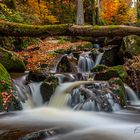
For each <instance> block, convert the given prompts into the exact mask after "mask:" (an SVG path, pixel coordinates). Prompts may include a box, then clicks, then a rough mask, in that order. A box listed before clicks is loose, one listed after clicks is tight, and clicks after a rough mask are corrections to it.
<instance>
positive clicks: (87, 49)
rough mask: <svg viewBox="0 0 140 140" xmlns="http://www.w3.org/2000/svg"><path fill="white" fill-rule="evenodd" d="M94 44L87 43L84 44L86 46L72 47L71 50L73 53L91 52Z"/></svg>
mask: <svg viewBox="0 0 140 140" xmlns="http://www.w3.org/2000/svg"><path fill="white" fill-rule="evenodd" d="M92 46H93V44H92V43H91V42H87V43H84V44H80V45H78V46H77V45H76V46H72V47H71V48H70V50H71V52H77V51H90V50H92V48H93V47H92Z"/></svg>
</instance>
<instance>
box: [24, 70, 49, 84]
mask: <svg viewBox="0 0 140 140" xmlns="http://www.w3.org/2000/svg"><path fill="white" fill-rule="evenodd" d="M46 78H47V75H46V74H45V73H44V72H42V71H41V70H34V71H30V72H29V74H28V76H27V79H26V80H27V81H34V82H41V81H44V80H45V79H46Z"/></svg>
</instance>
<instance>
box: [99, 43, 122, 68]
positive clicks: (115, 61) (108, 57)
mask: <svg viewBox="0 0 140 140" xmlns="http://www.w3.org/2000/svg"><path fill="white" fill-rule="evenodd" d="M119 50H120V47H119V46H117V45H109V46H108V48H106V49H104V54H103V57H102V60H101V62H100V64H104V65H107V66H115V65H119V64H121V63H122V62H121V60H120V58H119V55H118V52H119Z"/></svg>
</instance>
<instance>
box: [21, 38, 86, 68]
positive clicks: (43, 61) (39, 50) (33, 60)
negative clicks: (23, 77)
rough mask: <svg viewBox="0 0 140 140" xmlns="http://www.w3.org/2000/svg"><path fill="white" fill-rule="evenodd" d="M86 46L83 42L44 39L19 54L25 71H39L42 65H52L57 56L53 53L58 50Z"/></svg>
mask: <svg viewBox="0 0 140 140" xmlns="http://www.w3.org/2000/svg"><path fill="white" fill-rule="evenodd" d="M84 44H87V42H85V41H78V42H70V41H64V40H56V39H54V38H46V39H44V40H43V41H40V43H39V44H37V45H35V44H32V45H30V46H28V47H27V49H24V50H23V51H21V52H18V54H20V55H21V56H22V57H23V59H24V61H25V63H26V68H27V70H36V69H40V68H41V66H42V65H52V64H53V63H54V60H55V59H56V57H58V55H56V54H55V53H53V52H54V51H56V50H59V49H65V50H66V49H68V48H70V47H73V46H80V45H84Z"/></svg>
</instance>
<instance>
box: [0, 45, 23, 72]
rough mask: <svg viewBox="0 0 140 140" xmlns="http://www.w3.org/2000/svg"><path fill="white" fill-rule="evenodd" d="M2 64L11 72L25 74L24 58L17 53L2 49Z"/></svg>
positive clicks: (0, 51) (0, 58)
mask: <svg viewBox="0 0 140 140" xmlns="http://www.w3.org/2000/svg"><path fill="white" fill-rule="evenodd" d="M0 63H1V64H2V65H3V66H4V67H5V68H6V70H7V71H9V72H13V71H14V72H24V71H25V64H24V62H23V60H22V58H21V57H20V56H18V55H16V54H15V53H13V52H11V51H8V50H6V49H4V48H1V47H0Z"/></svg>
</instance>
